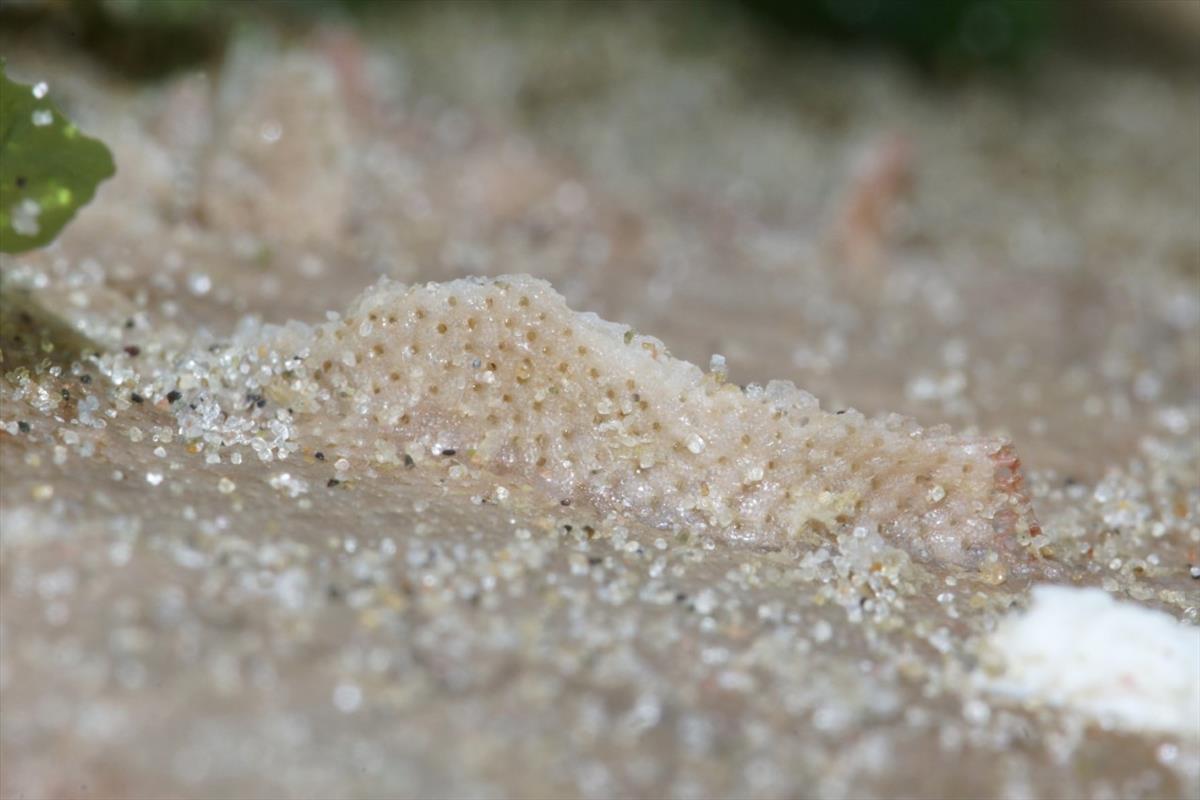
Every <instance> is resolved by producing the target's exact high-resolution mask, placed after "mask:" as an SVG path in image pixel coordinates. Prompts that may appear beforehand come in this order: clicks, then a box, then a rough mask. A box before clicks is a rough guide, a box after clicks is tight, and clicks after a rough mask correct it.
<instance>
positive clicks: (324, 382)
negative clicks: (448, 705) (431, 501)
mask: <svg viewBox="0 0 1200 800" xmlns="http://www.w3.org/2000/svg"><path fill="white" fill-rule="evenodd" d="M284 335H285V336H292V337H296V338H295V341H292V342H288V343H287V346H288V347H290V348H291V349H292V350H293V352H300V353H302V354H303V364H304V366H303V367H302V368H300V369H298V370H296V371H294V372H293V375H292V378H291V379H290V381H289V383H288V384H287V385H286V386H278V387H276V391H280V392H283V393H285V394H286V395H287V399H288V402H289V404H290V405H293V406H295V407H297V408H300V409H307V410H309V411H317V410H318V409H319V411H320V413H319V414H316V413H314V414H312V415H311V416H309V417H308V418H307V419H308V422H309V424H311V425H313V426H314V427H315V429H316V431H317V433H318V435H319V436H320V437H322V439H323V440H324V441H327V442H328V445H329V447H328V449H331V450H333V451H334V452H344V453H346V454H352V453H353V454H361V453H363V452H370V453H372V454H374V455H373V458H374V459H375V460H380V461H389V460H398V459H400V458H402V457H403V456H404V455H408V456H409V457H410V458H416V459H421V458H425V457H429V456H430V455H431V454H435V455H436V454H440V453H446V452H451V451H452V452H453V453H455V454H456V456H457V457H460V458H464V459H468V460H469V461H471V462H472V463H474V464H476V465H479V466H481V467H483V468H487V469H491V470H495V471H497V472H501V473H505V474H509V475H512V476H517V477H519V478H520V479H522V480H524V481H527V482H529V483H531V484H533V485H535V486H537V487H539V488H541V489H542V490H544V491H547V492H549V493H550V494H551V495H552V496H553V497H555V498H557V499H559V500H561V501H566V502H584V503H589V504H591V505H592V506H594V507H595V508H596V509H598V510H599V511H601V512H619V513H621V514H625V515H628V516H631V517H633V518H636V519H637V520H639V521H641V522H644V523H648V524H651V525H655V526H659V527H663V528H675V527H686V528H690V529H692V530H694V531H707V532H710V533H713V534H714V535H718V536H720V537H722V538H725V539H728V540H737V541H743V542H748V543H752V544H756V545H761V546H782V545H784V544H786V543H787V542H789V541H791V540H794V539H796V538H797V537H804V536H808V535H813V534H818V535H820V534H829V533H834V532H836V531H838V530H841V529H852V528H856V527H867V528H869V529H878V530H880V531H881V532H882V533H883V534H884V535H886V536H888V537H889V538H891V539H892V540H893V541H894V542H895V543H897V544H899V545H901V546H904V547H906V548H907V549H908V550H909V551H910V552H912V553H913V554H914V555H915V556H917V557H919V558H928V559H933V560H939V561H948V562H953V563H958V564H963V565H981V564H983V563H985V562H988V561H991V562H995V561H996V557H995V556H993V555H992V554H993V553H997V554H999V555H1001V556H1006V557H1010V556H1012V555H1014V554H1016V553H1018V552H1019V551H1020V550H1021V549H1022V548H1021V545H1022V544H1024V543H1027V542H1028V540H1029V538H1030V537H1031V536H1035V535H1037V532H1038V531H1037V526H1036V522H1035V521H1034V520H1033V515H1032V512H1031V509H1030V506H1029V502H1028V500H1027V498H1026V497H1025V495H1024V494H1023V493H1022V491H1021V473H1020V470H1019V461H1018V459H1017V458H1016V456H1015V454H1014V453H1013V450H1012V447H1011V445H1010V444H1009V443H1008V442H1006V441H1004V440H1002V439H997V438H982V437H980V438H972V437H962V436H956V435H953V434H951V433H950V432H949V431H948V430H947V429H944V428H941V427H939V428H935V429H922V428H920V427H919V426H917V425H916V424H915V423H914V422H912V421H911V420H908V419H905V418H902V417H900V416H898V415H890V416H888V417H885V418H881V419H866V418H864V417H863V416H862V415H861V414H859V413H858V412H856V411H853V410H848V411H844V412H837V413H832V412H829V411H824V410H822V409H821V408H820V406H819V404H818V403H817V401H816V399H815V398H813V397H812V396H811V395H810V394H808V393H807V392H803V391H801V390H799V389H797V388H796V387H795V386H793V385H792V384H790V383H785V382H780V381H773V382H771V383H770V384H768V385H767V386H766V387H757V386H751V387H747V388H745V389H743V388H741V387H738V386H735V385H733V384H729V383H726V382H724V381H723V379H722V376H720V375H717V374H712V373H704V372H703V371H701V370H700V369H699V368H697V367H696V366H694V365H692V364H689V363H687V362H684V361H680V360H677V359H674V358H672V357H671V356H670V355H669V354H668V353H667V352H666V349H665V347H664V346H663V344H662V342H660V341H658V340H657V339H654V338H652V337H648V336H641V335H637V334H635V333H634V332H633V331H631V330H629V329H628V328H625V327H624V326H620V325H616V324H613V323H609V322H604V321H603V320H600V319H599V318H598V317H596V316H595V315H593V314H585V313H577V312H574V311H572V310H570V309H569V308H567V306H566V304H565V302H564V301H563V299H562V297H561V296H559V295H558V294H557V293H556V292H555V291H554V290H553V289H552V288H551V287H550V285H549V284H547V283H545V282H544V281H539V280H535V279H532V278H529V277H526V276H515V277H508V278H503V279H495V280H460V281H452V282H448V283H440V284H426V285H422V286H413V287H406V286H403V285H400V284H396V283H392V282H388V281H384V282H381V283H380V284H378V285H377V286H375V287H373V288H372V289H370V290H368V291H367V292H366V293H364V294H363V295H362V296H361V297H360V298H359V299H358V300H357V301H356V302H355V303H354V304H353V306H352V307H351V309H350V312H349V314H348V315H347V317H346V318H345V319H344V320H336V321H333V322H330V323H327V324H325V325H322V326H321V327H319V328H318V329H317V330H316V331H315V332H305V331H301V330H299V329H298V328H292V329H289V332H287V333H285V334H284Z"/></svg>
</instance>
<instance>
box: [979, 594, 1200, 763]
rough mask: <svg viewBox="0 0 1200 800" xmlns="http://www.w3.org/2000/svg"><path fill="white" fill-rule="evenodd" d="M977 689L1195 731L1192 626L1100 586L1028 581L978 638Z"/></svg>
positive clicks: (1199, 664) (1198, 636) (1198, 681)
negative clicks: (1021, 604)
mask: <svg viewBox="0 0 1200 800" xmlns="http://www.w3.org/2000/svg"><path fill="white" fill-rule="evenodd" d="M985 647H986V653H987V656H989V657H990V658H991V659H993V660H994V661H996V662H997V664H998V666H999V667H1000V670H999V672H998V674H996V675H994V676H992V675H988V674H987V673H985V672H982V671H981V672H980V673H978V674H977V676H976V677H977V679H978V681H979V683H980V684H981V685H982V686H983V688H985V689H987V690H989V691H993V692H998V693H1000V694H1003V695H1007V696H1009V697H1011V698H1013V699H1017V700H1021V701H1023V702H1025V703H1028V704H1031V705H1050V706H1054V707H1056V708H1063V709H1067V710H1070V711H1074V712H1076V713H1079V714H1081V715H1083V716H1085V717H1089V718H1092V719H1095V720H1098V721H1102V722H1107V723H1110V724H1113V725H1115V726H1117V727H1120V728H1126V729H1130V730H1138V731H1154V732H1166V733H1175V734H1178V735H1180V736H1186V737H1189V738H1191V739H1193V740H1197V739H1200V628H1197V627H1196V626H1195V625H1189V624H1187V623H1181V622H1178V621H1177V620H1175V619H1174V618H1172V617H1171V616H1170V615H1169V614H1166V613H1163V612H1162V611H1157V610H1154V609H1150V608H1146V607H1144V606H1140V605H1137V604H1136V603H1129V602H1118V601H1116V600H1114V599H1113V597H1112V595H1110V594H1108V593H1107V592H1105V591H1104V590H1102V589H1096V588H1078V587H1073V586H1052V585H1044V586H1035V587H1034V588H1033V600H1032V603H1031V604H1030V607H1029V608H1028V609H1027V610H1023V611H1018V612H1015V613H1013V614H1011V615H1010V616H1008V617H1006V618H1005V619H1004V620H1002V621H1001V623H1000V625H999V627H998V628H997V629H996V631H995V632H994V633H993V634H992V635H991V636H990V637H989V638H988V640H987V642H986V643H985Z"/></svg>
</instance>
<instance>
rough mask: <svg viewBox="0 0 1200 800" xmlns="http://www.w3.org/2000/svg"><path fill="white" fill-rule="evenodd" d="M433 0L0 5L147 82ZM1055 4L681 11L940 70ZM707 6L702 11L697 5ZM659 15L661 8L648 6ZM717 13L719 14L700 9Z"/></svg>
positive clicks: (10, 19) (1014, 41)
mask: <svg viewBox="0 0 1200 800" xmlns="http://www.w3.org/2000/svg"><path fill="white" fill-rule="evenodd" d="M485 1H486V0H462V1H461V2H452V0H451V1H450V2H442V3H438V2H431V1H430V0H408V1H407V2H400V0H25V2H19V3H6V4H3V5H0V22H2V23H3V25H4V27H5V28H6V29H8V30H9V31H10V33H16V34H18V35H19V34H20V33H21V32H23V31H29V32H31V33H46V32H49V33H51V34H52V35H56V36H61V37H66V38H69V39H70V40H71V41H72V42H75V43H77V44H78V45H79V46H80V47H81V48H82V49H83V50H85V51H87V52H89V53H90V54H91V55H92V56H94V57H95V58H97V59H98V60H99V61H101V62H103V63H105V64H106V65H108V66H109V67H110V68H111V69H113V70H114V71H116V72H118V73H121V74H124V75H126V76H127V77H131V78H153V77H156V76H160V75H162V74H165V73H168V72H171V71H173V70H176V69H181V68H186V67H188V66H192V65H195V64H199V63H203V62H206V61H209V60H212V59H215V58H217V57H218V56H219V55H220V52H221V50H222V49H223V46H224V43H225V41H226V38H227V34H228V33H229V31H230V30H231V29H232V28H233V27H235V26H236V25H237V24H238V23H239V22H240V21H244V20H247V19H250V20H254V19H263V18H270V20H271V22H273V23H274V24H276V25H281V26H283V27H285V28H286V27H288V26H295V27H298V28H299V27H303V26H305V25H308V24H311V23H312V22H313V21H315V20H319V19H327V18H331V17H332V18H339V19H353V18H355V17H358V16H362V15H364V14H368V13H369V14H379V13H390V14H395V15H403V14H405V13H411V12H414V11H418V10H427V9H429V8H430V7H437V6H439V5H447V6H448V5H453V6H456V8H455V10H456V11H457V12H459V13H464V12H465V13H469V12H470V9H471V5H472V2H476V3H484V2H485ZM495 2H496V3H499V4H502V7H503V8H505V10H506V11H507V12H509V13H512V14H513V15H530V14H538V13H543V12H545V11H546V10H547V8H548V6H547V5H546V4H545V3H538V2H533V3H525V2H517V1H516V0H495ZM1060 2H1061V0H696V2H695V4H693V5H692V6H691V8H688V5H689V4H688V3H681V4H679V5H678V6H677V8H678V9H679V11H680V13H681V14H683V15H685V16H689V17H694V18H695V19H696V20H699V21H700V22H701V23H702V24H710V25H713V26H715V27H717V28H718V29H719V28H721V27H722V26H723V25H724V24H725V22H726V21H727V19H728V17H727V13H728V12H730V11H733V12H734V13H738V14H742V15H743V16H746V17H748V18H749V19H751V20H752V21H756V22H757V23H759V26H760V28H762V29H764V30H765V31H767V32H768V34H769V35H773V36H774V37H775V38H778V39H781V40H783V41H785V42H786V43H787V44H789V45H791V44H793V43H795V42H798V41H803V40H805V39H820V40H825V41H832V42H834V43H838V44H842V45H846V46H855V45H860V44H868V45H870V46H873V47H886V48H891V49H893V50H896V51H898V52H900V53H902V54H904V55H906V56H907V57H909V58H910V59H911V60H912V61H913V62H914V63H917V64H919V65H921V66H924V67H928V68H934V69H939V70H947V71H963V70H967V71H970V70H973V69H976V68H979V67H984V66H989V65H1004V66H1012V65H1017V64H1021V63H1024V62H1025V60H1026V59H1027V58H1028V56H1030V55H1031V54H1033V53H1034V52H1036V50H1037V48H1038V46H1039V45H1040V44H1041V43H1042V42H1044V41H1045V40H1046V39H1047V38H1048V37H1049V36H1050V35H1051V34H1052V33H1053V31H1054V27H1055V25H1054V23H1055V20H1056V17H1057V16H1058V15H1057V13H1056V12H1057V9H1058V6H1059V4H1060ZM701 4H703V6H705V7H699V6H701ZM649 6H650V7H653V9H654V10H655V11H660V12H661V11H664V9H665V8H666V7H665V6H664V5H662V4H659V5H655V4H649ZM638 8H639V4H636V3H633V4H630V3H618V2H601V0H593V2H583V3H582V5H581V6H580V7H578V8H576V9H575V12H582V11H585V10H586V12H588V13H603V12H605V11H610V10H611V11H615V12H618V13H625V12H628V11H630V10H637V9H638ZM709 11H715V12H719V13H708V12H709Z"/></svg>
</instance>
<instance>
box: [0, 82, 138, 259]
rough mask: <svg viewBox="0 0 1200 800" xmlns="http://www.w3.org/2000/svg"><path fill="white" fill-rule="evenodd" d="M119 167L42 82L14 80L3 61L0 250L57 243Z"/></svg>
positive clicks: (0, 113)
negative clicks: (53, 100)
mask: <svg viewBox="0 0 1200 800" xmlns="http://www.w3.org/2000/svg"><path fill="white" fill-rule="evenodd" d="M39 94H40V95H42V96H41V97H39V96H38V95H39ZM115 171H116V168H115V167H114V165H113V159H112V154H111V153H110V152H109V151H108V148H107V147H105V146H104V144H103V143H102V142H101V141H99V140H98V139H93V138H91V137H89V136H84V135H83V133H81V132H80V130H79V128H78V127H76V126H75V124H74V123H72V122H71V121H70V120H68V119H67V118H66V117H64V116H63V115H62V113H61V112H60V111H59V110H58V108H57V107H56V106H55V105H54V104H53V103H51V102H50V100H49V98H48V97H47V96H46V95H45V88H44V86H43V85H39V86H38V87H36V88H35V87H31V86H25V85H23V84H19V83H14V82H13V81H10V80H9V79H8V76H7V75H6V74H5V72H4V65H3V63H0V252H5V253H20V252H24V251H26V250H32V249H33V248H35V247H41V246H42V245H45V244H47V243H49V242H50V241H52V240H53V239H54V237H55V236H57V235H58V232H59V231H60V230H62V228H63V226H64V225H66V224H67V223H68V222H70V221H71V218H72V217H73V216H75V212H76V211H78V210H79V209H80V208H81V207H82V206H84V205H86V204H87V203H88V202H89V201H90V200H91V199H92V196H93V195H94V194H95V193H96V186H97V185H98V184H99V183H100V182H101V181H103V180H105V179H106V178H110V177H112V175H113V174H114V172H115Z"/></svg>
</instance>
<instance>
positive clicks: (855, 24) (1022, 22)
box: [736, 0, 1058, 70]
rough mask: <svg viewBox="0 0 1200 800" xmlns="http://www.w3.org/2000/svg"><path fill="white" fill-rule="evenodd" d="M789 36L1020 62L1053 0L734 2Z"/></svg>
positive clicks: (1041, 37) (912, 53) (949, 58)
mask: <svg viewBox="0 0 1200 800" xmlns="http://www.w3.org/2000/svg"><path fill="white" fill-rule="evenodd" d="M736 3H737V4H738V5H741V6H743V7H744V8H746V9H747V10H748V11H750V12H751V14H752V16H754V17H756V18H757V19H758V20H759V21H760V22H763V23H765V24H766V25H767V26H769V27H771V28H773V29H775V30H776V31H777V32H778V33H782V34H786V35H799V36H803V37H818V38H824V39H829V40H832V41H835V42H841V43H846V44H856V43H869V44H873V45H879V46H884V47H890V48H893V49H895V50H898V51H900V52H902V53H904V54H905V55H907V56H908V57H910V58H911V59H913V60H914V61H915V62H917V63H918V64H920V65H922V66H925V67H930V68H939V69H952V70H953V69H969V68H972V67H976V66H981V65H1007V66H1012V65H1016V64H1020V63H1023V62H1024V61H1025V60H1026V59H1027V58H1028V57H1029V56H1030V55H1032V54H1033V53H1034V52H1036V50H1037V48H1038V46H1039V45H1041V44H1042V43H1044V42H1045V41H1046V40H1047V38H1048V37H1049V36H1050V35H1051V34H1052V33H1053V32H1054V27H1055V23H1056V22H1057V17H1058V2H1057V1H1056V0H736Z"/></svg>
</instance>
